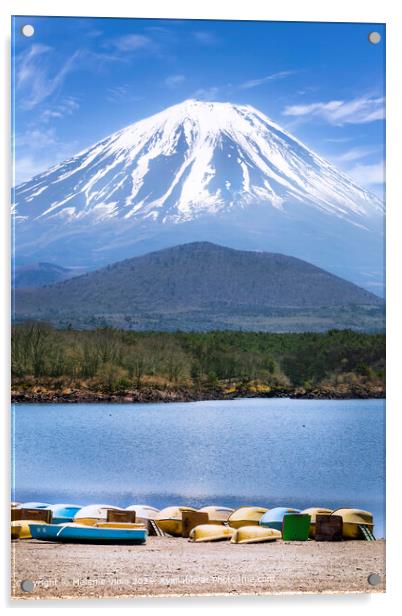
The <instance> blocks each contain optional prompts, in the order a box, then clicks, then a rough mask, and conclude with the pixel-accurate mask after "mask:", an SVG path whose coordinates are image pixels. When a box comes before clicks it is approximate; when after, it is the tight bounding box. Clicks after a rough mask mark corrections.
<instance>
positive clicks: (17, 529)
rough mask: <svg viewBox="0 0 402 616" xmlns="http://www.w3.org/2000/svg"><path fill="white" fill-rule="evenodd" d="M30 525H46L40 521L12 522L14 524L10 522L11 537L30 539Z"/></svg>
mask: <svg viewBox="0 0 402 616" xmlns="http://www.w3.org/2000/svg"><path fill="white" fill-rule="evenodd" d="M30 524H46V522H42V520H14V522H11V537H13V535H15V538H16V539H31V538H32V537H31V529H30V527H29V525H30ZM16 535H18V536H16Z"/></svg>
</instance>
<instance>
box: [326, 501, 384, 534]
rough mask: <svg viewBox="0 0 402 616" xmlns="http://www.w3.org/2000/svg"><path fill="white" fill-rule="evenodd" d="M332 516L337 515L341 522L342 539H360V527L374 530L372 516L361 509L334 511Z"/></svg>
mask: <svg viewBox="0 0 402 616" xmlns="http://www.w3.org/2000/svg"><path fill="white" fill-rule="evenodd" d="M332 514H333V515H339V516H341V518H342V521H343V529H342V537H343V538H344V539H362V538H363V536H362V532H361V530H360V526H366V527H367V528H368V529H369V530H370V531H371V532H373V530H374V520H373V514H372V513H370V512H369V511H364V510H363V509H346V508H345V509H335V511H333V512H332Z"/></svg>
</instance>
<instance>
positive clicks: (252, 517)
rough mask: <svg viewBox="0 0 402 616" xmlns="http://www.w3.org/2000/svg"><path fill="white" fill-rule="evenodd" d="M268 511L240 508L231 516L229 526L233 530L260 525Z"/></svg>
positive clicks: (263, 508)
mask: <svg viewBox="0 0 402 616" xmlns="http://www.w3.org/2000/svg"><path fill="white" fill-rule="evenodd" d="M267 511H268V509H266V507H239V509H236V510H235V511H234V512H233V513H232V514H231V515H230V516H229V518H228V524H229V526H231V527H232V528H240V527H241V526H252V525H258V524H259V522H260V520H261V518H262V516H263V515H264V514H265V513H266V512H267Z"/></svg>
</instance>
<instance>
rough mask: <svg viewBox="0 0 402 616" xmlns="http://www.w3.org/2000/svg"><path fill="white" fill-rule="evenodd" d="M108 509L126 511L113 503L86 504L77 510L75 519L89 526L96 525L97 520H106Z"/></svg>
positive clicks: (78, 522)
mask: <svg viewBox="0 0 402 616" xmlns="http://www.w3.org/2000/svg"><path fill="white" fill-rule="evenodd" d="M108 509H114V510H116V511H125V510H124V509H122V508H121V507H114V506H113V505H86V506H85V507H82V508H81V509H80V510H79V511H77V513H76V514H75V515H74V519H73V521H74V522H77V524H86V525H87V526H94V525H95V524H96V523H97V522H102V521H103V522H106V520H107V510H108Z"/></svg>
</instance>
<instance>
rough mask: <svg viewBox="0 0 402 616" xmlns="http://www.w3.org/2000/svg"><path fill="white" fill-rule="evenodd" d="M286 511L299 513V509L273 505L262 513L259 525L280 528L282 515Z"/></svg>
mask: <svg viewBox="0 0 402 616" xmlns="http://www.w3.org/2000/svg"><path fill="white" fill-rule="evenodd" d="M287 513H300V511H299V509H291V508H290V507H274V508H273V509H270V510H269V511H267V512H266V513H264V515H263V516H262V517H261V519H260V525H261V526H268V527H269V528H276V529H277V530H282V522H283V516H284V515H286V514H287Z"/></svg>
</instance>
